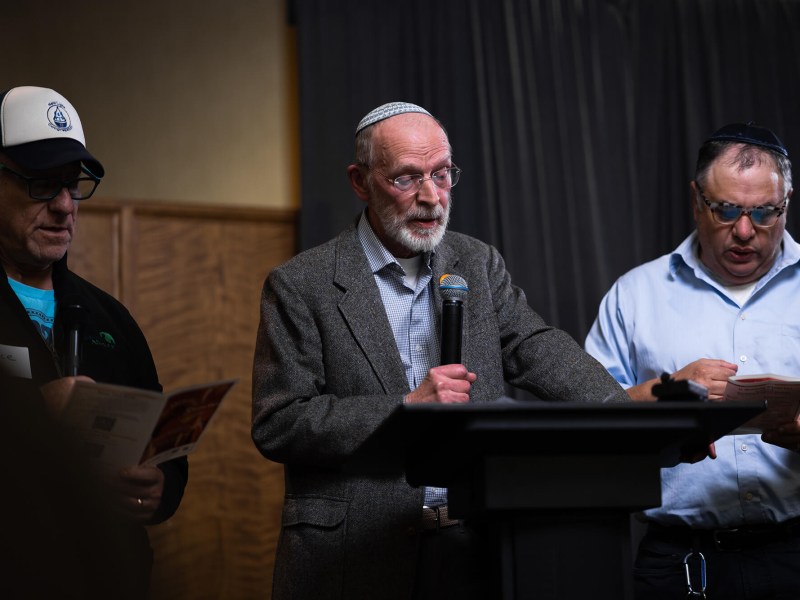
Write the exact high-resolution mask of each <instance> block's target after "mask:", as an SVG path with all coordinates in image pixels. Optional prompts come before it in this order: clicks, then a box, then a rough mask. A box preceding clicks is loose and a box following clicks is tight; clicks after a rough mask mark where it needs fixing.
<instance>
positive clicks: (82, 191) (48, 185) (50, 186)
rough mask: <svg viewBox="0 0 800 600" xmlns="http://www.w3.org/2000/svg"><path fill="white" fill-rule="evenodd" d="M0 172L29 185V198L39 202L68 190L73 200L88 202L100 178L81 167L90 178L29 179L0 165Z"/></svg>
mask: <svg viewBox="0 0 800 600" xmlns="http://www.w3.org/2000/svg"><path fill="white" fill-rule="evenodd" d="M0 170H3V171H8V172H9V173H11V174H12V175H16V176H17V177H19V178H20V179H22V180H23V181H24V182H25V183H26V184H27V185H28V196H30V197H31V199H33V200H36V201H39V202H47V201H49V200H52V199H53V198H55V197H56V196H58V195H59V194H60V193H61V190H63V189H64V188H66V190H67V191H68V192H69V195H70V196H71V197H72V199H73V200H86V199H87V198H89V197H90V196H91V195H92V194H94V191H95V189H97V184H98V183H100V178H99V177H96V176H95V175H93V174H92V172H91V171H89V169H87V168H86V167H84V166H82V165H81V172H83V173H84V174H85V175H88V177H73V178H71V179H58V178H57V177H28V176H27V175H23V174H22V173H18V172H17V171H15V170H14V169H12V168H10V167H8V166H6V165H4V164H3V163H0Z"/></svg>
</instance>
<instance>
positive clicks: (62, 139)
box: [0, 86, 105, 177]
mask: <svg viewBox="0 0 800 600" xmlns="http://www.w3.org/2000/svg"><path fill="white" fill-rule="evenodd" d="M0 149H2V151H3V152H4V153H5V154H7V155H8V156H10V157H11V159H12V160H13V161H14V162H16V163H18V164H19V165H20V166H22V167H25V168H26V169H30V170H32V171H43V170H46V169H52V168H54V167H60V166H62V165H66V164H69V163H71V162H75V161H80V162H82V163H83V164H84V165H85V166H86V168H87V169H89V171H91V172H92V174H93V175H95V176H97V177H102V176H103V175H104V174H105V170H104V169H103V165H101V164H100V161H98V160H97V159H96V158H95V157H94V156H92V155H91V154H90V153H89V151H88V150H87V149H86V139H85V137H84V135H83V126H82V125H81V119H80V117H79V116H78V111H77V110H75V107H74V106H72V104H71V103H70V101H69V100H67V99H66V98H64V96H62V95H61V94H59V93H58V92H56V91H55V90H51V89H49V88H42V87H34V86H21V87H15V88H11V89H10V90H8V91H6V92H2V93H0Z"/></svg>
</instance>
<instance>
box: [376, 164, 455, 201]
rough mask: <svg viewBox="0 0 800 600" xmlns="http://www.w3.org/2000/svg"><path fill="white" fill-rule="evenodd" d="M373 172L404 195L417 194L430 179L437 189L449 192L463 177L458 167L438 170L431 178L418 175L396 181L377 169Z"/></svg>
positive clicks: (398, 178) (397, 178)
mask: <svg viewBox="0 0 800 600" xmlns="http://www.w3.org/2000/svg"><path fill="white" fill-rule="evenodd" d="M373 170H374V171H375V172H376V173H378V174H379V175H381V177H383V178H384V179H386V181H388V182H390V183H391V184H392V185H393V186H394V187H395V189H396V190H398V191H400V192H403V193H408V192H414V193H415V194H416V193H417V192H418V191H419V190H420V188H421V187H422V184H423V183H425V182H426V181H428V179H430V180H431V181H432V182H433V184H434V185H435V186H436V187H438V188H441V189H443V190H449V189H450V188H453V187H455V185H456V184H457V183H458V178H459V177H460V176H461V169H459V168H458V167H456V166H452V167H445V168H443V169H438V170H437V171H434V172H433V173H431V176H430V177H425V176H424V175H421V174H417V175H400V177H395V178H394V179H392V178H391V177H387V176H386V175H384V174H383V173H381V172H380V171H378V170H377V169H373Z"/></svg>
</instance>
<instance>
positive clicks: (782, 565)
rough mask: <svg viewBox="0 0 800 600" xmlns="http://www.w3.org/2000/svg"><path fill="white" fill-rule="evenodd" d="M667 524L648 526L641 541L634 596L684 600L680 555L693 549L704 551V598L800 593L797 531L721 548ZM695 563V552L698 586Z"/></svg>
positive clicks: (778, 598)
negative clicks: (755, 543) (740, 546)
mask: <svg viewBox="0 0 800 600" xmlns="http://www.w3.org/2000/svg"><path fill="white" fill-rule="evenodd" d="M670 529H672V528H659V527H653V526H650V527H649V528H648V530H647V533H646V534H645V536H644V538H643V539H642V541H641V542H640V544H639V551H638V553H637V557H636V562H635V564H634V570H633V575H634V589H635V597H636V600H684V599H685V598H686V597H687V592H688V586H687V581H686V570H685V569H686V568H685V566H684V557H686V555H687V554H689V553H690V552H693V550H697V551H699V552H701V553H702V554H703V556H704V557H705V562H706V598H708V600H798V599H800V536H794V537H789V538H787V539H783V540H779V541H773V542H768V543H765V544H763V545H758V546H755V547H751V548H743V549H739V550H725V551H721V550H719V549H717V547H716V545H715V544H714V541H713V538H712V536H710V535H704V536H700V537H698V536H692V535H691V534H690V533H688V532H687V534H686V535H683V534H679V535H675V534H674V532H670ZM693 546H694V547H693ZM698 569H699V563H698V560H697V557H696V556H693V558H692V559H691V560H690V573H691V575H692V585H693V587H694V590H695V591H698V592H699V591H700V579H699V570H698ZM697 597H698V598H699V597H700V596H697Z"/></svg>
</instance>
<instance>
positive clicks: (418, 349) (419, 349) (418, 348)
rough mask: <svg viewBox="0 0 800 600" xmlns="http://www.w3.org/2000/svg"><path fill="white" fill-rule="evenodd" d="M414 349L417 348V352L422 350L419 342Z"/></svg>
mask: <svg viewBox="0 0 800 600" xmlns="http://www.w3.org/2000/svg"><path fill="white" fill-rule="evenodd" d="M414 350H416V351H417V352H422V346H420V345H419V344H417V345H416V346H415V347H414Z"/></svg>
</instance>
